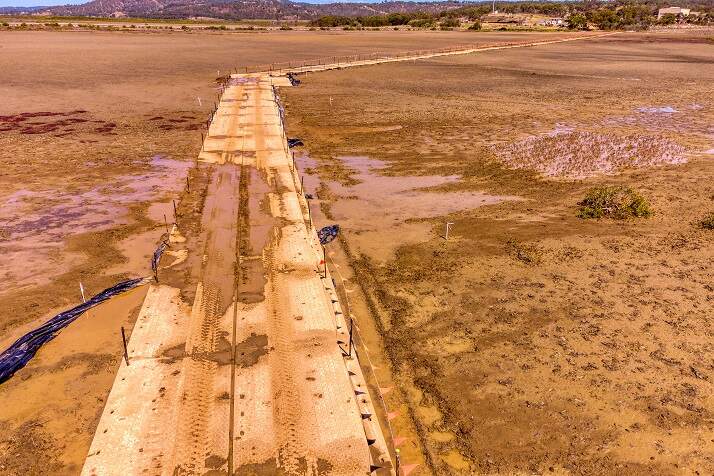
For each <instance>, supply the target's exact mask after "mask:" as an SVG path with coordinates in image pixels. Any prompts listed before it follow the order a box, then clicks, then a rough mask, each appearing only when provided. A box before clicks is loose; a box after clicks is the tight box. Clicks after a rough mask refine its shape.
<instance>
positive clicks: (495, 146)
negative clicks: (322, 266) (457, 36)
mask: <svg viewBox="0 0 714 476" xmlns="http://www.w3.org/2000/svg"><path fill="white" fill-rule="evenodd" d="M711 36H712V35H711V32H694V33H676V34H621V35H617V36H614V37H609V38H604V39H598V40H593V41H588V42H576V43H571V44H559V45H549V46H544V47H540V48H533V49H519V50H510V51H498V52H491V53H481V54H474V55H469V56H464V57H454V58H442V59H438V60H428V61H424V62H419V63H414V64H399V65H382V66H374V67H371V68H369V69H360V70H354V71H350V70H345V71H333V72H328V73H319V74H315V75H312V76H304V77H303V78H302V79H303V84H302V85H301V86H300V87H299V88H294V89H291V90H289V91H286V93H285V96H286V102H287V112H288V129H289V132H290V134H291V135H292V136H298V137H301V138H302V139H303V140H304V141H305V144H306V147H305V154H307V157H306V158H303V159H301V162H302V167H303V169H304V170H305V171H306V173H307V174H308V175H307V178H306V184H308V183H309V186H310V187H309V190H311V191H314V192H315V193H316V195H317V198H318V200H319V206H320V208H321V209H322V210H323V211H324V215H325V217H321V220H322V223H325V224H326V223H330V222H338V223H340V224H341V225H342V227H343V233H344V234H343V237H344V242H343V248H344V249H346V251H347V253H348V259H349V260H350V261H351V264H352V267H353V268H354V270H355V276H350V275H349V274H348V278H349V279H350V282H349V284H348V286H351V287H356V288H358V287H359V285H361V287H362V289H363V290H364V291H365V293H364V294H365V298H364V300H363V302H362V303H361V305H360V314H361V317H360V319H361V321H362V323H366V322H368V321H369V319H370V315H369V314H373V315H374V316H376V319H377V326H376V327H377V331H379V334H380V335H379V336H376V337H374V339H375V340H380V341H381V342H382V343H383V345H384V348H385V352H386V355H387V357H388V361H389V366H390V369H391V374H392V375H391V378H393V381H394V382H395V384H396V386H397V388H398V389H399V390H400V391H401V392H400V393H401V395H402V396H401V398H402V400H405V401H407V403H408V406H407V407H408V408H406V409H405V410H403V411H402V412H401V413H402V416H401V417H400V418H410V419H411V420H412V422H411V423H412V424H413V425H414V427H415V428H416V432H415V435H413V436H409V435H407V436H409V438H408V439H407V440H406V441H400V443H401V444H402V445H403V447H404V448H407V447H410V446H411V447H417V446H421V447H422V448H423V449H424V452H425V454H424V464H423V465H421V466H420V467H419V468H418V469H417V471H419V472H422V473H424V474H428V473H438V474H471V473H487V474H493V473H495V474H526V473H527V474H532V473H539V474H540V473H556V474H558V473H572V474H710V473H712V471H714V459H713V458H712V454H714V423H713V421H714V419H713V418H714V400H712V395H713V394H714V392H713V390H714V387H713V385H712V379H714V361H712V350H713V349H712V344H711V338H712V332H713V329H712V316H711V302H712V300H713V299H714V290H713V289H712V284H711V283H712V278H713V277H714V276H713V275H714V270H713V269H712V257H713V255H712V240H713V239H714V235H712V233H711V231H706V230H702V229H700V228H698V227H697V225H696V222H697V221H698V220H700V219H701V218H703V217H704V215H706V214H707V213H708V212H711V211H712V210H713V209H714V186H713V185H712V184H713V183H714V180H713V179H714V155H713V154H712V152H714V151H713V150H712V149H714V129H713V128H712V123H714V122H713V119H714V103H712V100H711V97H710V96H711V94H710V83H711V82H712V79H713V78H714V62H713V61H712V56H711V40H710V39H708V38H710V37H711ZM633 149H634V152H633ZM601 184H625V185H629V186H632V187H634V188H636V189H637V190H639V191H640V192H641V193H642V194H644V196H646V197H647V198H648V200H649V201H650V202H651V204H652V207H653V209H654V212H655V214H654V216H653V217H651V218H649V219H639V220H629V221H611V220H600V221H586V220H582V219H579V218H577V216H576V215H577V202H578V201H580V200H581V199H582V197H583V196H584V195H585V193H586V192H587V190H588V189H589V188H590V187H593V186H595V185H601ZM423 187H427V188H426V189H424V188H423ZM447 221H448V222H452V223H453V226H452V229H451V232H450V238H449V240H448V241H446V240H444V238H443V235H444V231H445V230H444V226H445V223H446V222H447ZM343 251H344V250H343ZM343 251H339V252H338V251H337V250H335V251H334V252H333V253H334V254H335V255H339V254H340V253H342V252H343ZM343 269H344V266H343ZM346 274H347V272H346ZM358 295H359V293H355V294H354V295H353V296H358ZM353 299H356V297H353ZM405 415H406V417H405ZM400 418H397V419H396V420H393V422H399V420H400ZM403 425H404V426H405V427H407V426H408V423H404V424H403Z"/></svg>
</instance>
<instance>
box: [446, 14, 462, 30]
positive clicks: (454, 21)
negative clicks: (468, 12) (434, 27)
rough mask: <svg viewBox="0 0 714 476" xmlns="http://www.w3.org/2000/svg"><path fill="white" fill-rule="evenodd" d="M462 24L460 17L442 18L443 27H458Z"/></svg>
mask: <svg viewBox="0 0 714 476" xmlns="http://www.w3.org/2000/svg"><path fill="white" fill-rule="evenodd" d="M460 26H461V22H460V21H459V19H458V18H451V17H448V18H444V19H443V20H441V29H442V30H445V29H447V28H458V27H460Z"/></svg>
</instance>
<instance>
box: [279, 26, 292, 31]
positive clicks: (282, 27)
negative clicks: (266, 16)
mask: <svg viewBox="0 0 714 476" xmlns="http://www.w3.org/2000/svg"><path fill="white" fill-rule="evenodd" d="M280 29H281V30H283V31H287V30H292V27H290V26H288V25H282V26H281V27H280Z"/></svg>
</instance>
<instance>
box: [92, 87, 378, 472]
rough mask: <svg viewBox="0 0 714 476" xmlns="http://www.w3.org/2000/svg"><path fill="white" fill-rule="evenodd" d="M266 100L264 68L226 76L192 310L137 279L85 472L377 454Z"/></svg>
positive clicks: (284, 468)
mask: <svg viewBox="0 0 714 476" xmlns="http://www.w3.org/2000/svg"><path fill="white" fill-rule="evenodd" d="M276 101H277V98H276V97H275V95H274V92H273V86H272V80H271V78H269V77H267V76H256V77H237V78H234V79H231V80H230V81H229V83H228V85H227V87H226V89H225V91H224V93H223V95H222V97H221V103H220V105H219V108H218V110H217V113H216V115H215V118H214V120H213V122H212V124H211V128H210V130H209V134H208V137H207V138H206V142H205V144H204V147H203V150H202V152H201V155H200V160H201V161H202V162H203V163H204V164H206V165H202V167H205V168H207V170H208V175H209V177H210V182H209V185H208V193H207V196H206V201H205V205H204V212H203V218H202V225H201V229H202V232H201V235H202V239H201V242H202V243H203V245H202V253H201V259H200V260H199V262H200V266H199V268H200V269H198V270H197V271H196V272H197V276H198V280H199V283H198V287H197V290H196V292H195V300H194V303H193V306H192V310H191V312H190V317H187V318H185V319H182V318H180V317H177V316H179V315H180V313H181V311H180V309H179V308H180V307H181V306H180V304H178V303H177V302H176V297H177V293H178V290H176V289H174V288H171V287H169V286H158V287H156V286H155V287H152V289H151V290H150V291H149V295H148V297H147V300H146V302H145V304H144V307H143V309H142V312H141V314H140V316H139V321H138V324H137V326H138V329H137V330H136V331H135V333H134V334H133V335H132V339H131V342H130V361H136V363H134V364H131V363H130V365H128V366H127V365H122V367H121V368H120V370H119V373H118V375H117V379H116V382H115V385H114V387H113V389H112V392H111V394H110V397H109V400H108V402H107V405H106V407H105V411H104V415H103V417H102V419H101V420H100V424H99V427H98V431H97V434H96V435H95V439H94V442H93V443H92V447H91V449H90V452H89V456H88V458H87V462H86V464H85V467H84V474H87V475H93V474H118V473H119V472H127V471H128V472H130V473H132V474H138V473H141V472H143V471H144V470H148V471H150V472H152V473H154V474H165V473H168V474H204V473H206V472H210V471H216V472H220V473H227V474H253V473H256V472H257V473H258V474H276V473H277V472H282V473H284V474H328V473H329V474H364V473H365V472H368V471H369V467H370V465H377V466H385V467H387V468H388V467H389V465H390V464H391V463H390V458H389V455H388V453H387V448H386V446H385V443H384V439H383V437H382V436H381V435H380V433H381V431H380V430H379V424H378V423H377V422H376V421H374V422H372V421H371V418H370V415H371V414H372V413H374V412H373V410H370V408H371V404H370V403H369V396H368V394H367V395H363V392H358V391H357V387H355V386H354V385H355V380H354V379H355V378H359V374H361V372H360V371H359V367H356V368H355V369H353V370H354V371H352V372H350V370H349V368H350V366H351V364H350V361H351V360H352V358H351V357H345V356H344V354H343V352H342V350H341V349H340V346H339V342H340V341H341V342H342V343H343V344H344V343H345V338H344V334H345V330H346V325H345V324H344V322H342V323H341V324H340V319H341V318H340V317H339V316H338V315H339V308H336V307H335V305H336V302H335V301H333V300H332V299H331V298H330V295H329V294H328V293H327V292H326V290H329V289H331V286H332V285H331V282H330V281H329V278H328V276H322V274H321V273H322V271H321V268H320V257H321V250H320V248H319V245H318V244H317V243H316V241H315V240H316V235H315V231H314V229H313V228H312V226H311V223H310V220H309V216H308V211H307V203H306V201H305V199H304V198H300V197H301V194H300V195H299V190H300V188H299V179H298V176H297V175H296V173H295V170H294V168H293V165H292V161H291V159H290V153H289V151H288V148H287V142H286V140H287V139H286V137H285V136H284V134H283V132H282V131H283V129H282V123H281V118H280V113H279V109H278V105H277V102H276ZM333 294H334V292H333ZM183 320H187V321H188V322H187V323H182V321H183ZM144 322H146V323H147V324H148V323H150V325H147V326H146V328H144V325H143V323H144ZM162 322H163V323H165V324H163V327H164V328H165V329H166V330H164V331H161V332H157V329H156V326H157V325H158V326H161V325H162V324H161V323H162ZM182 328H183V330H181V329H182ZM184 334H185V337H184V338H185V343H184V342H181V340H182V338H181V337H182V335H184ZM177 341H178V344H177ZM147 373H149V374H150V375H153V377H152V378H151V379H150V381H151V382H152V384H151V385H150V386H149V387H146V385H145V384H142V383H141V382H143V381H145V379H146V375H147ZM142 387H143V388H142ZM358 400H359V403H358ZM142 402H143V403H142ZM149 402H150V403H149ZM137 406H138V407H141V408H142V409H143V411H137V410H136V408H137ZM148 407H151V411H148ZM157 429H160V430H159V431H157ZM162 432H165V433H164V435H163V437H159V435H160V434H161V433H162ZM368 439H369V440H370V441H368ZM122 441H132V442H134V444H131V445H125V444H122V443H121V442H122ZM375 445H376V446H375ZM136 446H139V447H140V448H141V453H142V456H141V458H132V454H133V453H134V452H135V451H136ZM370 446H371V447H372V448H375V447H380V448H381V449H380V450H379V451H377V452H375V451H370Z"/></svg>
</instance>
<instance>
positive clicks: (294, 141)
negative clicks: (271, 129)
mask: <svg viewBox="0 0 714 476" xmlns="http://www.w3.org/2000/svg"><path fill="white" fill-rule="evenodd" d="M303 145H305V144H303V143H302V140H301V139H298V138H297V137H296V138H294V139H288V147H298V146H303Z"/></svg>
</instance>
